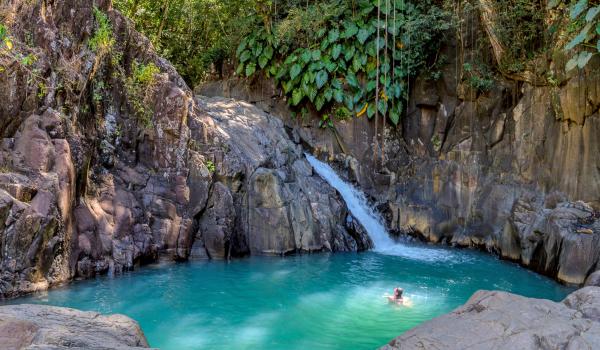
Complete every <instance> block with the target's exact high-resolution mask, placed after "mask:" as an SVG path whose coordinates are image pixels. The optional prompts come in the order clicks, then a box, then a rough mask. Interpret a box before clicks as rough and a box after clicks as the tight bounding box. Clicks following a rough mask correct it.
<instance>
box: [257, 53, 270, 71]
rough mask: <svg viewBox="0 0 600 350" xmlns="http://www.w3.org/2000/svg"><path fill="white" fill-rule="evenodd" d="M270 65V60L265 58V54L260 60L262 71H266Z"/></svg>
mask: <svg viewBox="0 0 600 350" xmlns="http://www.w3.org/2000/svg"><path fill="white" fill-rule="evenodd" d="M268 63H269V58H268V57H267V56H265V55H264V53H263V54H262V55H260V57H259V58H258V65H259V66H260V69H264V68H265V67H266V66H267V64H268Z"/></svg>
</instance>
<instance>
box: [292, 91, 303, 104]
mask: <svg viewBox="0 0 600 350" xmlns="http://www.w3.org/2000/svg"><path fill="white" fill-rule="evenodd" d="M303 97H304V94H303V92H302V90H300V89H296V90H294V92H293V93H292V105H293V106H297V105H298V104H299V103H300V101H302V98H303Z"/></svg>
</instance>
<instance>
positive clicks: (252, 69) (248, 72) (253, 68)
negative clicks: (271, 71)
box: [246, 62, 256, 77]
mask: <svg viewBox="0 0 600 350" xmlns="http://www.w3.org/2000/svg"><path fill="white" fill-rule="evenodd" d="M254 72H256V63H254V62H250V63H248V65H247V66H246V76H247V77H249V76H251V75H252V74H254Z"/></svg>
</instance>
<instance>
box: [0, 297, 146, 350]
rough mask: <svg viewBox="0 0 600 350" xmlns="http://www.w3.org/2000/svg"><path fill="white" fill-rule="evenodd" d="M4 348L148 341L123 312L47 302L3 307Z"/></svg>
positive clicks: (0, 333) (131, 345)
mask: <svg viewBox="0 0 600 350" xmlns="http://www.w3.org/2000/svg"><path fill="white" fill-rule="evenodd" d="M0 344H2V345H1V347H2V349H7V350H8V349H107V350H109V349H115V350H116V349H141V348H148V341H146V337H145V336H144V333H143V332H142V330H141V329H140V326H139V325H138V324H137V322H135V321H134V320H132V319H130V318H129V317H127V316H124V315H109V316H104V315H100V314H98V313H96V312H84V311H79V310H75V309H69V308H62V307H54V306H46V305H26V304H23V305H11V306H0Z"/></svg>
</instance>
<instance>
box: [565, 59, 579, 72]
mask: <svg viewBox="0 0 600 350" xmlns="http://www.w3.org/2000/svg"><path fill="white" fill-rule="evenodd" d="M577 58H579V55H577V56H575V57H573V58H571V59H570V60H569V61H568V62H567V65H566V66H565V70H566V71H567V72H568V71H570V70H572V69H573V68H575V67H577Z"/></svg>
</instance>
